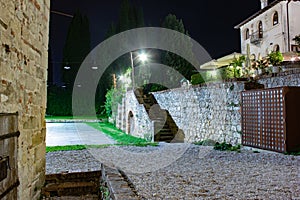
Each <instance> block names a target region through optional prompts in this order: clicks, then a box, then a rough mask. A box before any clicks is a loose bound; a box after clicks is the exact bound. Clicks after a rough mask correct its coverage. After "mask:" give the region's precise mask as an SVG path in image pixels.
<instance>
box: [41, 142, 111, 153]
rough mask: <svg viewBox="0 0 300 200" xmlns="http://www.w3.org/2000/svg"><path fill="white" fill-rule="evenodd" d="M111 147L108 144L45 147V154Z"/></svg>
mask: <svg viewBox="0 0 300 200" xmlns="http://www.w3.org/2000/svg"><path fill="white" fill-rule="evenodd" d="M108 146H111V145H110V144H103V145H66V146H48V147H46V153H48V152H54V151H76V150H83V149H88V148H105V147H108Z"/></svg>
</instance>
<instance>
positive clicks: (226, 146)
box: [214, 142, 241, 152]
mask: <svg viewBox="0 0 300 200" xmlns="http://www.w3.org/2000/svg"><path fill="white" fill-rule="evenodd" d="M214 149H215V150H219V151H237V152H240V149H241V146H240V145H237V146H232V145H231V144H227V143H226V142H222V143H219V142H217V143H216V144H215V146H214Z"/></svg>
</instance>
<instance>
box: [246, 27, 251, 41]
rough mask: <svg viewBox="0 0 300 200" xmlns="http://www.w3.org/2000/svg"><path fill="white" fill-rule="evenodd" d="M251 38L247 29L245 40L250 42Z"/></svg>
mask: <svg viewBox="0 0 300 200" xmlns="http://www.w3.org/2000/svg"><path fill="white" fill-rule="evenodd" d="M249 37H250V35H249V29H248V28H247V29H246V30H245V40H248V39H249Z"/></svg>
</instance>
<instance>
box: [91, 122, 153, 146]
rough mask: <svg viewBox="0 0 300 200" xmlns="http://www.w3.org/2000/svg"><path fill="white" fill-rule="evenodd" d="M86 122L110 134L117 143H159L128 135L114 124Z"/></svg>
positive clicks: (145, 144) (142, 144)
mask: <svg viewBox="0 0 300 200" xmlns="http://www.w3.org/2000/svg"><path fill="white" fill-rule="evenodd" d="M86 124H87V125H89V126H91V127H93V128H95V129H97V130H99V131H101V132H103V133H104V134H106V135H108V136H110V137H111V138H112V139H114V140H115V141H116V142H118V144H117V145H133V146H142V147H144V146H157V145H158V143H157V142H149V141H147V140H145V139H142V138H138V137H134V136H132V135H128V134H126V133H124V132H123V131H121V130H119V129H117V128H116V127H115V126H114V125H113V124H110V123H107V122H100V123H98V122H86Z"/></svg>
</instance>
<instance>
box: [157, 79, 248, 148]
mask: <svg viewBox="0 0 300 200" xmlns="http://www.w3.org/2000/svg"><path fill="white" fill-rule="evenodd" d="M243 89H244V83H243V82H232V83H231V82H226V83H215V84H208V85H205V86H201V87H200V86H194V87H191V86H190V87H182V88H177V89H173V90H167V91H163V92H157V93H154V96H155V98H156V100H157V102H158V103H159V105H160V106H161V107H162V108H163V109H167V110H168V111H169V112H170V114H171V116H172V118H173V119H174V121H175V122H176V124H177V125H178V127H179V128H180V129H182V130H183V132H184V134H185V141H186V142H194V141H202V140H205V139H212V140H215V141H220V142H222V141H224V140H226V141H227V142H230V143H233V144H236V143H240V142H241V140H240V139H241V137H240V132H241V125H240V121H241V114H240V106H239V104H240V92H241V91H242V90H243Z"/></svg>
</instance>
